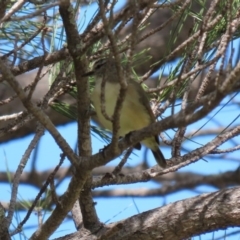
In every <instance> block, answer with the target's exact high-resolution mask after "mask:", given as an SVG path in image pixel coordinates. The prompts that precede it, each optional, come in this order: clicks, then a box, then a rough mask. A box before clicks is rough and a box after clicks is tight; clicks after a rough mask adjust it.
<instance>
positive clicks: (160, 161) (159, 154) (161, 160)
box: [152, 148, 167, 168]
mask: <svg viewBox="0 0 240 240" xmlns="http://www.w3.org/2000/svg"><path fill="white" fill-rule="evenodd" d="M152 153H153V156H154V157H155V160H156V162H157V163H158V165H159V166H160V167H162V168H165V167H166V166H167V162H166V160H165V158H164V156H163V154H162V152H161V150H160V149H159V148H157V149H154V150H152Z"/></svg>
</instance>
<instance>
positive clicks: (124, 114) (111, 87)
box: [91, 81, 152, 136]
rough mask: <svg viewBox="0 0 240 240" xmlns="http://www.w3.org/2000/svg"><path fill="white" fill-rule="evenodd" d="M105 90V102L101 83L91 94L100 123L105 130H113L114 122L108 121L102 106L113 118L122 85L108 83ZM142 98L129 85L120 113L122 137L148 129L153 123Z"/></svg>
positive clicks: (132, 86)
mask: <svg viewBox="0 0 240 240" xmlns="http://www.w3.org/2000/svg"><path fill="white" fill-rule="evenodd" d="M104 89H105V91H104V96H105V102H102V101H101V81H97V82H96V85H95V87H94V89H93V92H92V94H91V101H92V103H93V105H94V107H95V110H96V113H97V117H98V120H99V123H100V124H101V125H102V126H103V127H104V128H107V129H109V130H112V122H111V121H109V120H107V119H106V118H105V116H104V115H103V114H102V110H101V104H102V105H103V106H104V108H105V112H106V113H107V115H108V116H109V117H112V115H113V113H114V109H115V106H116V102H117V98H118V95H119V91H120V85H119V83H109V82H106V84H105V88H104ZM140 98H141V96H139V93H138V91H137V90H136V88H135V86H134V85H131V84H129V85H128V88H127V93H126V96H125V99H124V102H123V105H122V109H121V112H120V129H119V134H120V136H124V135H126V134H127V133H129V132H131V131H134V130H138V129H141V128H143V127H146V126H148V125H149V124H150V123H151V122H152V121H151V117H150V116H149V114H148V112H147V111H146V108H145V107H144V105H143V104H142V102H141V101H140ZM101 102H102V103H101Z"/></svg>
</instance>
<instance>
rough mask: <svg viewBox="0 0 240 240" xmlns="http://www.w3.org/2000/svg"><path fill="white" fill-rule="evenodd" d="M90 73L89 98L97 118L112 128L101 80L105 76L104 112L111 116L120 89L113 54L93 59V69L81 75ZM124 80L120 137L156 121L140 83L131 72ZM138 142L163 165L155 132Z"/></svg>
mask: <svg viewBox="0 0 240 240" xmlns="http://www.w3.org/2000/svg"><path fill="white" fill-rule="evenodd" d="M123 70H124V69H123ZM92 75H93V76H95V87H94V89H93V91H92V93H91V101H92V103H93V105H94V107H95V110H96V113H97V118H98V120H99V123H100V124H101V125H102V126H103V127H104V128H106V129H109V130H110V131H112V122H111V121H109V120H107V119H106V118H105V116H104V115H103V114H102V111H101V83H102V80H103V79H104V81H105V103H104V104H105V111H106V113H107V115H108V116H110V117H111V116H112V115H113V113H114V109H115V106H116V101H117V98H118V95H119V91H120V83H119V80H118V77H117V76H118V75H117V68H116V62H115V60H114V59H113V58H104V59H100V60H98V61H96V62H95V63H94V66H93V70H92V71H91V72H88V73H86V74H84V75H83V76H92ZM124 76H125V75H124ZM127 83H128V86H127V92H126V96H125V99H124V102H123V105H122V109H121V112H120V121H119V122H120V129H119V135H120V136H121V137H124V136H125V135H126V134H128V133H130V132H132V131H135V130H140V129H142V128H144V127H146V126H148V125H150V124H151V123H154V122H155V117H154V114H153V112H152V109H151V107H150V105H149V100H148V98H147V96H146V94H145V91H144V90H143V88H142V87H141V85H140V84H139V83H138V82H136V81H135V80H134V79H133V78H132V77H131V76H128V78H127ZM141 143H143V144H144V145H145V146H147V147H148V148H150V149H151V150H152V153H153V155H154V157H155V159H156V161H157V163H158V165H159V166H161V167H162V168H165V167H166V160H165V158H164V156H163V154H162V152H161V151H160V149H159V138H158V135H156V136H152V137H149V138H147V139H144V140H143V141H142V142H141Z"/></svg>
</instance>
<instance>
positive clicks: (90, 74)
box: [82, 71, 94, 77]
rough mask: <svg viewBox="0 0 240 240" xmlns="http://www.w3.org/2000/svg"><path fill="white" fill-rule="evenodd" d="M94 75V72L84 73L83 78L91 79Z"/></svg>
mask: <svg viewBox="0 0 240 240" xmlns="http://www.w3.org/2000/svg"><path fill="white" fill-rule="evenodd" d="M93 74H94V71H91V72H87V73H84V74H83V75H82V77H89V76H92V75H93Z"/></svg>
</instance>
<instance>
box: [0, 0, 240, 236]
mask: <svg viewBox="0 0 240 240" xmlns="http://www.w3.org/2000/svg"><path fill="white" fill-rule="evenodd" d="M119 2H120V3H121V4H120V5H122V4H123V3H124V2H125V1H119ZM120 5H118V7H120ZM96 9H97V5H96V4H92V5H91V7H87V8H86V11H85V9H82V20H83V22H85V24H84V26H83V29H84V27H85V26H86V24H87V23H88V21H89V19H90V18H91V16H92V14H93V13H94V11H95V10H96ZM173 64H174V63H173ZM166 69H167V68H166ZM237 99H238V100H239V96H237ZM227 101H228V99H225V100H224V101H223V102H222V104H221V106H223V105H224V103H225V102H227ZM221 106H220V107H221ZM217 110H218V109H216V110H215V111H214V112H216V111H217ZM176 111H177V108H176ZM169 114H171V109H168V110H167V111H166V112H165V113H164V115H163V117H167V116H169ZM213 114H214V113H211V116H213ZM238 114H239V109H238V107H237V106H236V105H233V106H232V107H231V108H230V107H228V108H223V109H222V110H221V111H220V113H218V114H217V115H216V116H215V117H214V118H216V120H217V121H218V124H216V123H214V122H213V121H210V122H208V123H207V125H206V126H204V129H211V128H217V127H218V125H222V126H227V125H228V124H229V123H231V121H232V120H234V119H235V118H236V117H237V116H238ZM226 116H227V117H226ZM207 121H208V119H207V118H204V119H202V120H200V121H198V122H197V123H194V124H192V125H190V126H189V128H188V130H187V131H189V132H190V131H193V130H197V129H199V128H200V127H202V126H203V125H204V124H205V123H206V122H207ZM237 123H238V124H239V123H240V122H239V119H238V120H237V121H236V122H235V124H237ZM58 130H59V131H60V133H61V134H62V136H63V137H64V138H65V139H66V140H67V142H68V143H69V144H70V146H72V147H73V148H74V147H75V144H76V139H77V124H76V123H71V124H68V125H66V126H60V127H58ZM173 133H174V132H173V130H169V131H168V132H167V134H168V135H169V136H170V137H172V136H173ZM32 138H33V136H32V135H31V136H27V137H24V138H21V139H19V140H14V141H11V142H7V143H2V144H1V145H0V159H1V165H0V171H6V170H7V169H8V170H9V171H13V172H14V171H15V170H16V168H17V165H18V163H19V161H20V159H21V156H22V155H23V154H24V151H25V149H26V148H27V146H28V145H29V143H30V141H31V139H32ZM209 138H210V137H198V138H194V141H196V142H197V143H194V142H192V141H190V140H189V141H186V142H185V143H184V147H186V148H187V149H188V151H191V150H193V149H196V148H198V147H199V146H200V145H201V144H204V143H206V142H208V141H209ZM212 138H213V137H212ZM235 140H236V142H239V140H240V139H239V137H236V138H235ZM104 145H105V143H104V142H103V141H101V140H99V139H97V138H96V137H92V146H93V153H96V152H98V151H99V149H101V148H102V147H103V146H104ZM230 146H234V144H233V143H226V144H224V145H223V147H225V148H226V147H230ZM161 149H162V151H163V153H164V155H165V157H166V158H167V159H168V158H170V157H171V149H170V148H169V147H165V146H163V147H161ZM60 153H61V151H60V149H59V148H58V146H57V145H56V143H55V141H54V140H53V139H52V137H51V136H50V134H49V133H48V132H46V133H45V134H44V136H43V137H42V139H41V141H40V145H39V154H38V158H39V160H38V161H37V166H36V169H37V170H38V171H43V170H47V169H49V168H54V167H55V166H56V165H57V164H58V162H59V155H60ZM134 153H135V155H131V159H130V160H128V162H127V164H126V165H127V166H135V165H137V164H139V162H140V161H141V159H143V153H144V149H143V150H142V151H135V152H134ZM183 153H184V152H183ZM231 156H233V157H236V158H237V157H238V154H237V153H232V154H231ZM147 159H148V161H149V164H150V165H152V166H153V165H155V161H154V159H153V156H152V155H151V152H148V155H147ZM206 159H208V158H207V157H206ZM31 162H32V156H31V158H30V160H29V162H28V164H27V166H26V168H25V170H26V171H29V170H30V169H31ZM118 162H119V158H118V159H116V160H114V161H112V162H111V163H109V165H116V164H117V163H118ZM63 166H69V162H68V160H65V162H64V164H63ZM238 166H239V163H238V161H235V162H233V161H222V160H221V159H220V158H219V159H216V160H209V161H208V162H205V161H202V160H201V161H198V162H197V163H194V164H191V165H190V166H187V167H185V168H183V169H181V170H179V171H192V172H196V173H201V174H218V173H221V172H224V171H226V170H235V169H236V168H237V167H238ZM68 182H69V179H66V180H65V181H64V182H63V183H62V184H61V185H60V186H59V188H58V189H57V192H58V193H59V194H61V193H63V192H64V191H65V190H66V188H67V186H68ZM157 187H159V185H158V184H156V183H154V182H148V183H138V184H131V185H119V186H109V187H104V188H100V189H97V190H101V189H104V190H105V189H117V188H118V189H139V188H157ZM215 190H216V189H215V188H213V187H209V186H201V187H198V188H197V189H195V191H190V190H183V191H180V192H177V193H174V194H170V195H167V196H166V197H148V198H132V197H126V198H97V199H95V201H96V202H97V205H96V209H97V213H98V216H99V218H100V220H101V221H102V222H115V221H118V220H121V219H124V218H127V217H129V216H132V215H135V214H138V213H139V212H143V211H147V210H150V209H153V208H157V207H161V206H162V205H163V204H168V203H171V202H175V201H178V200H181V199H186V198H190V197H193V196H196V195H198V194H199V193H206V192H211V191H215ZM10 192H11V189H10V184H8V183H6V184H1V196H0V201H5V202H6V201H9V198H10ZM37 193H38V189H36V188H34V187H31V186H26V185H25V186H24V185H21V186H20V188H19V195H18V198H19V199H25V200H32V199H33V198H34V197H35V196H36V194H37ZM25 214H26V213H25V212H20V213H19V214H18V215H16V218H15V223H14V226H16V224H17V222H18V221H19V219H23V217H24V216H25ZM48 216H49V215H48V213H46V214H45V215H44V219H46V218H47V217H48ZM17 218H19V219H17ZM37 219H38V218H37V215H35V214H32V215H31V217H30V220H29V221H28V223H27V224H26V229H25V230H24V233H25V234H26V236H27V237H29V236H31V234H32V233H33V232H34V231H35V230H36V226H37V224H38V222H37ZM14 226H13V228H14ZM74 231H75V227H74V224H73V222H72V221H70V220H65V221H64V224H63V225H62V226H61V227H60V228H59V229H58V230H57V231H56V233H54V234H53V235H52V236H51V239H52V238H56V237H60V236H63V235H66V234H68V233H71V232H74ZM227 231H231V229H230V230H227ZM222 235H224V231H217V232H215V233H214V238H216V237H217V236H222ZM212 236H213V234H212V233H210V234H204V235H202V236H201V239H202V240H205V239H206V240H207V239H213V237H212ZM238 236H239V235H238ZM235 237H236V236H235ZM235 237H234V236H233V237H228V239H230V240H231V239H236V238H235ZM14 239H24V238H21V237H20V236H19V235H16V236H15V237H14ZM194 239H200V238H199V237H195V238H194Z"/></svg>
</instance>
